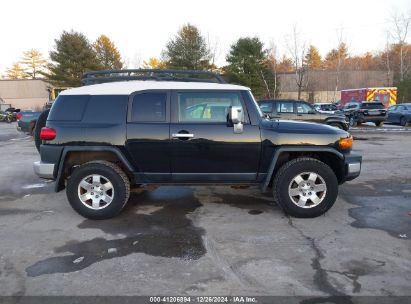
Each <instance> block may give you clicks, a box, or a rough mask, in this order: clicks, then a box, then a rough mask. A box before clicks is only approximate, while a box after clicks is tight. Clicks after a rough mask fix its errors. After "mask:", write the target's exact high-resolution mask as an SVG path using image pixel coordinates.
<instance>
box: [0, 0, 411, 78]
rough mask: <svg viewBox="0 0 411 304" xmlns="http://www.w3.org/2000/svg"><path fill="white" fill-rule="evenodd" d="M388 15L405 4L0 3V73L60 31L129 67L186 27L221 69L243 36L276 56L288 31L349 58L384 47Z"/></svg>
mask: <svg viewBox="0 0 411 304" xmlns="http://www.w3.org/2000/svg"><path fill="white" fill-rule="evenodd" d="M394 12H399V13H405V14H410V13H411V1H409V0H344V1H341V0H339V1H334V0H311V1H304V0H286V1H274V0H272V1H270V0H248V1H245V0H201V1H199V0H191V1H190V0H140V1H137V0H135V1H132V0H115V1H114V0H110V1H106V0H100V1H97V0H70V1H59V0H31V1H29V0H28V1H23V0H0V75H1V74H3V73H4V71H5V70H6V68H8V67H10V66H11V64H12V63H13V62H16V61H18V60H19V59H20V58H21V56H22V53H23V52H24V51H27V50H29V49H32V48H34V49H37V50H39V51H41V52H42V53H43V54H44V55H45V56H46V57H48V53H49V51H50V50H52V49H53V47H54V45H55V43H54V40H55V39H56V38H58V37H59V36H60V34H61V33H62V31H63V30H66V31H69V30H75V31H80V32H82V33H84V34H85V35H86V36H87V37H88V38H89V39H90V41H94V40H95V39H96V38H97V37H98V36H99V35H101V34H105V35H107V36H108V37H109V38H110V39H112V40H113V41H114V43H115V44H116V46H117V48H118V49H119V51H120V52H121V54H122V56H123V59H124V61H125V62H126V64H127V65H128V66H129V67H130V68H135V67H136V66H137V65H138V64H141V63H142V62H143V61H144V60H148V59H149V58H150V57H160V54H161V51H162V50H163V49H164V46H165V44H166V43H167V41H168V40H169V39H170V38H172V37H173V36H174V35H175V34H176V32H177V31H178V29H179V28H180V27H181V26H182V25H184V24H186V23H191V24H193V25H195V26H197V27H198V28H199V29H200V31H201V33H202V35H203V36H204V37H206V39H207V40H208V41H210V42H211V44H212V45H217V46H218V47H217V52H216V53H217V64H218V65H224V64H225V56H226V54H227V52H228V50H229V48H230V45H231V44H233V43H234V42H235V41H236V40H237V39H238V38H240V37H244V36H252V37H253V36H258V37H259V38H260V39H261V40H262V41H263V42H264V43H265V46H266V47H269V46H270V44H271V43H272V42H274V43H275V44H276V45H277V48H278V54H279V55H282V54H287V52H288V50H287V40H289V37H290V35H291V33H292V30H293V27H294V25H295V26H296V27H297V30H298V32H299V36H300V39H301V40H302V41H304V42H305V43H306V44H307V45H308V44H313V45H315V46H317V48H318V49H319V50H320V53H321V54H322V55H325V54H326V53H327V52H328V51H329V50H330V49H331V48H333V47H335V46H336V45H337V44H338V36H339V35H338V33H339V32H342V38H343V40H344V41H345V42H346V44H347V45H348V49H349V53H350V54H352V55H357V54H362V53H365V52H367V51H370V52H375V51H378V50H379V49H383V48H384V46H385V44H386V37H387V34H386V33H387V30H389V29H391V28H392V26H393V24H392V22H391V20H392V15H393V14H394ZM409 36H411V34H410V35H409ZM410 40H411V39H410V37H409V39H408V41H410Z"/></svg>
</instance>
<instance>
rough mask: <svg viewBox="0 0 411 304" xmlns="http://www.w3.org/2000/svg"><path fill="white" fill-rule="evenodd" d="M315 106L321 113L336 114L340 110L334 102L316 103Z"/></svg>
mask: <svg viewBox="0 0 411 304" xmlns="http://www.w3.org/2000/svg"><path fill="white" fill-rule="evenodd" d="M314 108H315V109H316V110H317V111H318V112H320V113H328V114H334V113H335V112H337V111H338V108H337V106H336V105H335V104H333V103H321V102H319V103H315V104H314Z"/></svg>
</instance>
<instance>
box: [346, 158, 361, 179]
mask: <svg viewBox="0 0 411 304" xmlns="http://www.w3.org/2000/svg"><path fill="white" fill-rule="evenodd" d="M344 163H345V178H344V180H345V181H350V180H353V179H354V178H356V177H358V176H359V175H360V173H361V164H362V156H361V155H359V154H348V155H345V159H344Z"/></svg>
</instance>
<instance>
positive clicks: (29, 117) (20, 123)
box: [16, 111, 41, 135]
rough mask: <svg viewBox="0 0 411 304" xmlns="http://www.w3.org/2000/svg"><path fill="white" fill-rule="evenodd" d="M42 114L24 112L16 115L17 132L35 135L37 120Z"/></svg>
mask: <svg viewBox="0 0 411 304" xmlns="http://www.w3.org/2000/svg"><path fill="white" fill-rule="evenodd" d="M40 114H41V112H33V111H23V112H19V113H17V115H16V118H17V130H19V131H20V132H24V133H27V134H29V135H33V132H34V128H35V126H36V121H37V118H38V117H39V116H40Z"/></svg>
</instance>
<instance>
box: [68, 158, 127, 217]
mask: <svg viewBox="0 0 411 304" xmlns="http://www.w3.org/2000/svg"><path fill="white" fill-rule="evenodd" d="M66 194H67V198H68V200H69V202H70V205H71V206H72V207H73V209H74V210H76V211H77V212H78V213H79V214H80V215H82V216H84V217H86V218H89V219H93V220H102V219H109V218H112V217H114V216H116V215H117V214H119V213H120V211H121V210H122V209H123V207H124V206H125V205H126V203H127V201H128V198H129V196H130V181H129V179H128V178H127V176H126V174H125V173H124V172H123V171H122V170H121V169H120V167H118V166H117V165H115V164H113V163H110V162H107V161H92V162H88V163H86V164H84V165H81V166H79V167H78V168H76V169H75V170H74V172H73V174H72V175H71V176H70V178H69V179H68V181H67V189H66Z"/></svg>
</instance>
